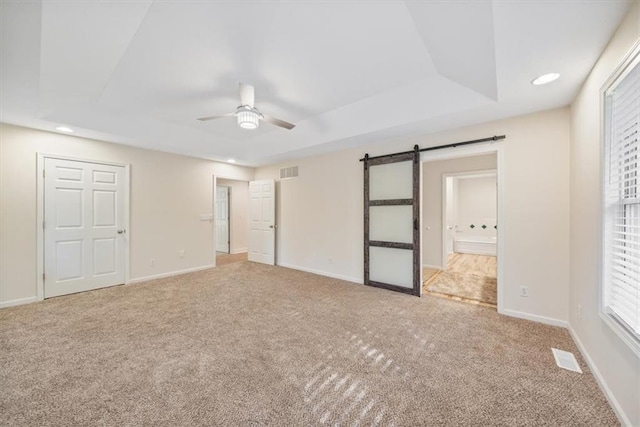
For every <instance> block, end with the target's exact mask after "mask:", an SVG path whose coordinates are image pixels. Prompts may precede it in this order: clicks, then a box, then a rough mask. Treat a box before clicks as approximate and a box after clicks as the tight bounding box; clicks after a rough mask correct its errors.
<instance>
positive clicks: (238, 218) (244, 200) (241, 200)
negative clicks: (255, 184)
mask: <svg viewBox="0 0 640 427" xmlns="http://www.w3.org/2000/svg"><path fill="white" fill-rule="evenodd" d="M217 181H218V182H217V184H218V185H224V186H226V187H229V198H230V205H229V210H230V215H229V222H230V224H229V233H230V234H231V239H230V245H229V251H230V252H231V253H232V254H239V253H244V252H247V250H248V244H247V234H248V232H249V182H248V181H237V180H233V179H224V178H219V179H218V180H217Z"/></svg>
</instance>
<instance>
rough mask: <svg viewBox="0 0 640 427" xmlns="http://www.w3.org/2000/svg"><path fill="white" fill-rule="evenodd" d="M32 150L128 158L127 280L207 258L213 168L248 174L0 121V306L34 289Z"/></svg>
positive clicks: (222, 172) (250, 172)
mask: <svg viewBox="0 0 640 427" xmlns="http://www.w3.org/2000/svg"><path fill="white" fill-rule="evenodd" d="M36 153H45V154H58V155H65V156H70V157H75V158H83V159H91V160H102V161H111V162H119V163H126V164H131V223H130V230H129V232H128V233H127V234H128V236H129V239H130V242H131V258H130V259H131V279H132V280H135V279H140V278H144V277H148V276H153V275H158V274H164V273H171V272H175V271H180V270H186V269H193V268H198V267H205V266H209V265H211V264H212V262H213V251H214V242H213V229H212V227H213V226H212V223H211V222H208V221H199V219H198V215H199V214H204V213H208V214H210V213H212V209H213V205H212V203H213V175H214V174H216V175H223V176H226V177H232V178H237V179H241V180H251V179H253V169H251V168H243V167H239V166H235V165H228V164H224V163H216V162H212V161H207V160H201V159H194V158H190V157H184V156H178V155H174V154H167V153H162V152H158V151H150V150H144V149H138V148H132V147H127V146H123V145H117V144H110V143H106V142H101V141H94V140H89V139H83V138H77V137H73V136H68V135H61V134H56V133H50V132H42V131H38V130H34V129H27V128H22V127H17V126H11V125H5V124H0V181H1V182H0V213H1V215H0V235H1V236H2V237H1V239H0V240H1V242H0V265H1V268H0V303H4V305H6V304H7V303H8V302H11V301H16V300H23V299H28V298H33V297H35V296H36V226H37V224H36ZM179 250H184V251H185V256H184V258H180V257H179V256H178V251H179ZM150 258H154V259H155V260H156V265H155V266H154V267H152V266H150V262H149V260H150Z"/></svg>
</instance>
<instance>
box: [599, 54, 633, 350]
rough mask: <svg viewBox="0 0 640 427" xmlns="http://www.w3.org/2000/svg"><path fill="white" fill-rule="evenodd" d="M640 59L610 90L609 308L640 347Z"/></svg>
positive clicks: (606, 215) (607, 188)
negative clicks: (639, 64) (639, 187)
mask: <svg viewBox="0 0 640 427" xmlns="http://www.w3.org/2000/svg"><path fill="white" fill-rule="evenodd" d="M639 60H640V56H638V55H636V57H635V59H634V60H632V61H631V62H630V63H629V65H628V66H627V67H626V68H624V70H623V71H622V72H621V73H620V75H619V76H618V77H617V78H616V79H615V80H614V81H613V83H612V84H611V85H610V86H609V88H608V89H607V90H606V91H605V99H604V101H605V110H604V111H605V135H604V136H605V138H604V144H605V146H604V148H605V150H604V152H605V161H604V173H603V179H604V199H603V201H604V218H603V220H604V236H603V237H604V239H603V244H604V248H603V255H604V259H603V264H604V265H603V267H604V268H603V309H604V312H605V314H606V315H608V316H610V317H612V318H613V319H614V320H615V321H616V323H617V324H618V325H619V326H621V327H622V328H623V329H624V330H625V332H626V333H627V334H628V336H629V337H631V339H632V340H634V341H635V342H636V343H640V191H638V186H639V182H638V180H639V179H640V175H639V172H640V158H639V155H640V151H639V148H640V147H639V146H640V138H639V132H640V66H638V62H639Z"/></svg>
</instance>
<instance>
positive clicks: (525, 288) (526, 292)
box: [520, 286, 529, 298]
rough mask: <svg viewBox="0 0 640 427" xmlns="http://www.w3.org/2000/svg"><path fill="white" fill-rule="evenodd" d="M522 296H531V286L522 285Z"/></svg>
mask: <svg viewBox="0 0 640 427" xmlns="http://www.w3.org/2000/svg"><path fill="white" fill-rule="evenodd" d="M520 296H521V297H524V298H526V297H528V296H529V287H528V286H520Z"/></svg>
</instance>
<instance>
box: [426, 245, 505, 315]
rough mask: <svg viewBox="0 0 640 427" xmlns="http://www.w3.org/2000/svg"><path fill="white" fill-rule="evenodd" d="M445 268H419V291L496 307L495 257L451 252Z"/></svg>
mask: <svg viewBox="0 0 640 427" xmlns="http://www.w3.org/2000/svg"><path fill="white" fill-rule="evenodd" d="M447 267H448V268H447V270H446V271H441V270H435V269H426V268H425V269H423V280H424V282H423V288H422V289H423V293H424V294H428V295H432V296H437V297H442V298H447V299H451V300H455V301H461V302H466V303H470V304H476V305H483V306H488V307H494V308H495V307H496V303H497V296H496V290H497V289H496V288H497V286H496V257H494V256H485V255H472V254H452V255H450V256H449V259H448V261H447Z"/></svg>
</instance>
